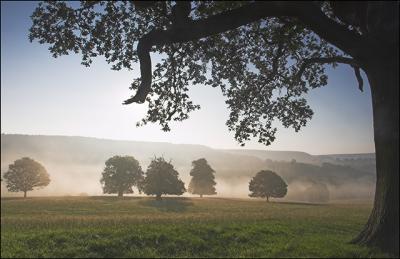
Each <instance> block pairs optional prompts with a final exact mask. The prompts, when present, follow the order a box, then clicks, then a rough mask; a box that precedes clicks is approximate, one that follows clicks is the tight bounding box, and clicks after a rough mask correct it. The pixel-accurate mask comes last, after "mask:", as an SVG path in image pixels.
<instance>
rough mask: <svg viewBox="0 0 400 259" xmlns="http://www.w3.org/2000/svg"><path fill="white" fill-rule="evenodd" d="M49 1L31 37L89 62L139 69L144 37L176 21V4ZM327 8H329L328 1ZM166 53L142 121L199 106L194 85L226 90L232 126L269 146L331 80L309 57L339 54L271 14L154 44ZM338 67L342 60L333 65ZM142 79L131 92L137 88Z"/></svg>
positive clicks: (210, 10) (211, 11) (196, 14)
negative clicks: (314, 92) (193, 93)
mask: <svg viewBox="0 0 400 259" xmlns="http://www.w3.org/2000/svg"><path fill="white" fill-rule="evenodd" d="M245 4H247V3H246V2H218V1H216V2H212V1H211V2H208V1H207V2H206V1H193V2H192V5H191V9H192V10H191V12H190V15H189V18H191V19H197V20H198V19H204V18H207V17H210V16H212V15H215V14H218V13H221V12H224V11H227V10H232V9H235V8H238V7H241V6H244V5H245ZM74 5H75V6H73V4H67V3H65V2H50V1H49V2H43V3H40V4H39V5H38V7H37V8H36V10H35V12H34V13H33V15H32V21H33V25H32V27H31V29H30V35H29V37H30V40H31V41H33V40H35V39H37V40H38V41H39V43H49V44H50V47H49V50H50V52H51V53H52V54H53V56H54V57H57V56H59V55H65V54H68V53H70V52H74V53H78V52H80V53H81V54H82V64H83V65H86V66H89V65H90V64H91V63H92V58H94V57H96V56H100V55H102V56H105V58H106V60H107V62H108V63H110V64H112V69H115V70H119V69H121V68H127V69H132V68H133V64H134V63H136V62H137V61H138V53H137V51H136V46H137V42H138V40H139V39H141V38H142V37H143V36H144V35H146V34H147V33H149V32H151V31H153V30H166V29H169V28H171V27H172V26H173V22H174V19H175V18H174V17H175V16H174V12H173V10H174V4H173V2H157V3H155V4H152V5H149V7H147V8H139V6H136V7H135V5H134V4H133V2H132V1H126V2H112V1H111V2H107V1H81V3H80V6H76V4H74ZM323 7H324V9H327V10H330V9H329V5H327V4H324V5H323ZM151 50H152V51H154V52H156V53H159V54H161V57H162V58H161V61H160V62H159V63H158V64H156V65H155V69H154V70H153V74H152V82H153V83H152V87H151V90H150V92H149V94H148V95H147V97H146V101H147V103H148V112H147V115H146V117H145V118H143V120H142V121H141V122H138V123H137V125H138V126H140V125H144V124H146V123H148V122H153V123H159V124H160V125H161V127H162V129H163V130H164V131H169V130H170V127H169V122H170V121H182V120H185V119H187V118H188V114H189V113H190V112H191V111H194V110H197V109H199V108H200V106H199V105H197V104H194V103H193V102H192V101H191V100H190V99H189V93H188V91H189V86H190V85H208V86H212V87H219V88H220V89H221V90H222V92H223V94H224V95H225V97H226V103H227V105H228V108H229V109H230V111H231V112H230V116H229V119H228V121H227V123H226V124H227V126H228V128H229V130H231V131H234V132H235V138H236V140H237V141H239V142H240V143H241V144H242V145H244V143H245V141H247V140H250V139H251V138H252V137H255V138H258V141H259V142H260V143H264V144H266V145H269V144H270V143H271V142H272V141H274V139H275V132H276V126H275V124H274V121H278V120H279V121H281V122H282V124H283V126H285V127H292V128H293V129H294V130H295V131H298V130H300V128H301V127H303V126H305V125H306V123H307V121H308V120H309V119H310V118H311V117H312V115H313V112H312V110H311V108H310V107H309V106H308V104H307V102H306V100H305V99H304V94H305V93H307V92H308V90H309V89H310V88H316V87H319V86H323V85H326V83H327V76H326V75H325V74H324V67H323V64H321V63H313V64H310V65H309V66H307V67H305V69H304V71H302V65H303V63H304V61H305V60H308V59H311V58H319V57H332V56H335V55H337V54H338V51H337V50H336V49H335V48H333V47H332V46H330V45H329V44H328V43H327V42H325V41H324V40H322V39H320V38H319V37H318V36H316V35H315V34H314V33H313V32H311V31H310V30H308V29H306V28H305V26H303V25H302V24H301V23H300V22H299V21H298V20H296V19H294V18H289V17H280V18H267V19H260V20H259V21H256V22H253V23H250V24H247V25H243V26H240V27H238V28H236V29H232V30H229V31H226V32H223V33H220V34H216V35H212V36H208V37H204V38H201V39H199V40H195V41H189V42H184V43H173V44H168V45H157V46H153V47H152V49H151ZM333 65H335V63H334V62H333ZM139 85H140V78H137V79H134V81H133V83H132V86H131V89H132V90H137V89H138V87H139Z"/></svg>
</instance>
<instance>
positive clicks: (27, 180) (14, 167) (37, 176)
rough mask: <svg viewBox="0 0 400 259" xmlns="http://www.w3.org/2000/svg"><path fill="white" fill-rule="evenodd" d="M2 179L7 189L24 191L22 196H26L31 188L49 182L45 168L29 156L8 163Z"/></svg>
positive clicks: (42, 185) (39, 186) (45, 184)
mask: <svg viewBox="0 0 400 259" xmlns="http://www.w3.org/2000/svg"><path fill="white" fill-rule="evenodd" d="M4 179H5V182H6V185H7V189H8V191H10V192H24V198H26V193H27V192H28V191H32V190H33V188H41V187H44V186H47V185H49V183H50V177H49V174H48V173H47V171H46V169H45V168H44V167H43V166H42V165H41V164H40V163H38V162H36V161H35V160H33V159H31V158H29V157H23V158H21V159H18V160H15V161H14V163H13V164H11V165H9V166H8V171H7V172H6V173H5V174H4Z"/></svg>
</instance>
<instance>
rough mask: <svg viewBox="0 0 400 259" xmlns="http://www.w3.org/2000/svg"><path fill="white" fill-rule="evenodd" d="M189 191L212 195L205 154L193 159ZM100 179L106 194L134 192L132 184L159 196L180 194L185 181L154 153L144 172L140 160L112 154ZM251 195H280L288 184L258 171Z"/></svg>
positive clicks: (148, 193)
mask: <svg viewBox="0 0 400 259" xmlns="http://www.w3.org/2000/svg"><path fill="white" fill-rule="evenodd" d="M192 166H193V168H192V170H191V171H190V176H192V179H191V181H190V183H189V188H188V191H189V193H192V194H197V195H200V197H203V195H214V194H216V190H215V185H216V182H215V176H214V173H215V171H214V169H212V168H211V166H210V165H209V164H208V162H207V160H206V159H204V158H201V159H198V160H195V161H193V162H192ZM100 182H101V184H102V187H103V192H104V193H107V194H113V193H118V196H123V194H124V193H133V190H132V187H133V186H136V188H137V189H138V190H139V192H140V193H142V192H144V193H145V194H147V195H155V196H156V197H157V199H161V195H166V194H169V195H181V194H183V193H184V192H186V189H185V185H184V183H183V182H182V180H180V179H179V173H178V172H177V171H176V170H175V168H174V166H173V165H172V164H171V162H167V161H165V159H164V158H162V157H159V158H157V157H155V158H154V159H153V160H152V161H151V163H150V165H149V167H148V168H147V171H146V173H144V172H143V171H142V168H141V167H140V165H139V162H138V161H137V160H136V159H135V158H133V157H131V156H114V157H111V158H110V159H108V160H107V161H106V166H105V168H104V170H103V173H102V178H101V179H100ZM249 190H250V194H249V196H250V197H261V198H266V199H267V201H269V198H270V197H273V198H282V197H284V196H285V195H286V193H287V184H286V183H285V181H284V180H283V179H282V178H281V177H280V176H279V175H277V174H276V173H274V172H272V171H264V170H263V171H261V172H259V173H257V175H256V176H255V177H253V178H252V179H251V181H250V183H249Z"/></svg>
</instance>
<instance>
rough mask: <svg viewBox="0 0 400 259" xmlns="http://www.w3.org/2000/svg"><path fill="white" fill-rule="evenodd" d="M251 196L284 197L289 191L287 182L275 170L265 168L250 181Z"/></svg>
mask: <svg viewBox="0 0 400 259" xmlns="http://www.w3.org/2000/svg"><path fill="white" fill-rule="evenodd" d="M249 190H250V194H249V196H250V197H260V198H267V201H269V198H270V197H272V198H282V197H284V196H285V195H286V193H287V184H286V183H285V181H284V180H283V179H282V178H281V177H280V176H279V175H277V174H276V173H275V172H272V171H269V170H263V171H260V172H258V173H257V174H256V176H254V177H253V179H251V181H250V183H249Z"/></svg>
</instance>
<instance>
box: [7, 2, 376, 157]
mask: <svg viewBox="0 0 400 259" xmlns="http://www.w3.org/2000/svg"><path fill="white" fill-rule="evenodd" d="M36 4H37V3H35V2H4V1H2V2H1V132H2V133H21V134H42V135H69V136H89V137H98V138H110V139H126V140H141V141H163V142H171V143H190V144H203V145H207V146H211V147H215V148H240V146H239V145H238V144H237V143H236V142H235V140H234V139H233V133H232V132H229V131H228V129H227V127H226V125H225V122H226V120H227V118H228V114H229V111H228V110H227V108H226V104H225V102H224V97H223V96H222V94H221V93H220V90H219V89H214V88H211V87H202V86H193V87H192V89H191V90H190V96H191V98H192V100H193V101H194V102H195V103H198V104H200V105H201V106H202V109H201V110H200V111H195V112H193V113H192V114H191V116H190V118H189V119H188V120H186V121H184V122H181V123H172V125H171V126H172V127H171V128H172V131H171V132H168V133H165V132H163V131H161V130H160V127H159V126H158V125H156V124H149V125H146V126H144V127H140V128H136V127H135V123H136V122H137V121H139V120H140V119H141V118H142V117H143V116H144V115H145V111H146V105H139V104H133V105H128V106H123V105H121V103H122V101H123V100H125V99H127V98H128V97H129V96H131V95H132V94H133V92H132V91H130V90H129V89H128V87H129V86H130V83H131V81H132V79H133V78H135V77H137V75H138V72H139V67H138V66H136V67H135V68H134V70H133V71H127V70H121V71H112V70H110V66H109V65H108V64H107V63H106V62H105V61H104V59H103V58H98V59H96V60H95V61H94V63H93V65H92V66H91V67H90V68H86V67H84V66H82V65H80V61H81V57H80V55H76V54H71V55H69V56H62V57H60V58H57V59H54V58H52V57H51V55H50V53H49V52H48V50H47V46H46V45H40V44H39V43H37V42H33V43H30V42H29V40H28V29H29V27H30V25H31V21H30V18H29V16H30V15H31V13H32V11H33V9H34V7H35V6H36ZM153 57H155V56H154V55H153ZM327 71H328V76H329V80H328V85H327V86H325V87H323V88H319V89H315V90H312V91H310V93H309V94H308V96H307V99H308V101H309V104H310V106H311V107H312V109H313V110H314V116H313V119H312V120H311V121H310V122H309V123H308V125H307V126H306V127H304V128H303V129H302V130H301V131H300V132H298V133H296V132H294V130H292V129H285V128H281V127H279V128H278V133H277V139H276V141H275V142H274V143H273V144H272V145H270V146H268V147H266V146H264V145H261V144H259V143H257V141H256V140H254V141H250V142H248V143H247V144H246V146H245V148H252V149H253V148H254V149H265V150H297V151H305V152H309V153H311V154H330V153H364V152H374V142H373V128H372V107H371V94H370V90H369V85H368V83H367V81H366V80H365V84H366V85H365V90H364V92H363V93H361V92H360V91H359V90H358V87H357V82H356V79H355V77H354V74H353V71H352V69H351V68H350V67H348V66H346V65H341V66H339V67H338V68H336V69H335V70H333V69H330V68H328V69H327ZM364 78H365V77H364Z"/></svg>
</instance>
